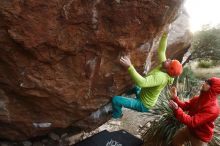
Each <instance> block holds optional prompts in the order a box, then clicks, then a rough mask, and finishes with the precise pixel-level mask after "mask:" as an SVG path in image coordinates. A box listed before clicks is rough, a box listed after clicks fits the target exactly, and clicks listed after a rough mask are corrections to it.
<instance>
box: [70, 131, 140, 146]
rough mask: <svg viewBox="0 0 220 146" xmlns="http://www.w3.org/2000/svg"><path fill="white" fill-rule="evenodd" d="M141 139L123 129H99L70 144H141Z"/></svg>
mask: <svg viewBox="0 0 220 146" xmlns="http://www.w3.org/2000/svg"><path fill="white" fill-rule="evenodd" d="M142 144H143V141H142V140H141V139H139V138H137V137H135V136H134V135H132V134H130V133H128V132H127V131H125V130H119V131H114V132H108V131H107V130H104V131H101V132H99V133H97V134H95V135H93V136H91V137H89V138H87V139H85V140H83V141H81V142H79V143H77V144H75V145H72V146H141V145H142Z"/></svg>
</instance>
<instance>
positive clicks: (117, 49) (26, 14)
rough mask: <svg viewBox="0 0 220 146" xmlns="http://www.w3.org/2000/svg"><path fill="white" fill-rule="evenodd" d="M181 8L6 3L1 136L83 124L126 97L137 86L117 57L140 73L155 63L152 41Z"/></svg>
mask: <svg viewBox="0 0 220 146" xmlns="http://www.w3.org/2000/svg"><path fill="white" fill-rule="evenodd" d="M181 5H182V2H181V1H177V0H151V1H148V0H139V1H131V0H123V1H122V0H121V1H120V0H48V1H47V0H29V1H21V0H11V1H7V0H2V1H0V18H1V23H0V38H1V39H0V49H1V53H0V131H4V132H0V138H3V139H10V140H21V139H26V138H30V137H34V136H38V135H42V134H45V133H47V132H49V131H50V130H52V129H55V128H66V127H68V126H69V125H74V124H75V123H76V124H77V121H82V120H83V119H86V118H87V117H89V116H90V114H91V113H92V112H94V111H96V110H97V109H99V108H100V107H101V106H103V105H105V104H106V103H108V102H109V101H110V100H111V97H112V96H113V95H116V94H120V93H122V92H123V91H124V90H125V88H126V87H127V86H128V85H130V84H131V82H130V79H129V76H128V75H127V72H126V70H124V69H123V68H122V67H121V66H120V65H119V63H118V59H119V57H120V56H121V55H122V54H123V53H129V54H130V55H131V58H132V61H133V64H134V66H135V67H136V68H137V69H138V70H140V71H141V72H142V71H143V69H144V64H143V63H144V62H145V61H146V60H149V59H150V60H151V61H152V62H154V61H156V59H155V57H153V58H152V56H153V55H149V54H154V53H152V52H154V50H155V46H156V45H154V43H153V42H155V40H156V39H155V38H157V39H158V38H159V36H160V35H161V32H162V30H163V29H164V28H165V27H166V26H167V25H168V24H169V23H172V22H173V21H174V20H175V19H176V17H177V16H178V14H179V12H180V8H181ZM188 40H189V39H188ZM188 40H187V41H186V42H185V44H187V45H189V43H190V42H188ZM174 42H175V41H174ZM170 49H172V48H170ZM176 49H177V50H179V51H177V52H181V51H182V50H183V49H185V47H183V46H181V45H179V47H178V48H176ZM182 52H184V51H182ZM172 54H174V56H173V57H178V58H181V57H182V56H181V55H182V54H178V53H173V52H172V51H169V54H168V55H172ZM179 55H180V56H179ZM87 125H90V123H87Z"/></svg>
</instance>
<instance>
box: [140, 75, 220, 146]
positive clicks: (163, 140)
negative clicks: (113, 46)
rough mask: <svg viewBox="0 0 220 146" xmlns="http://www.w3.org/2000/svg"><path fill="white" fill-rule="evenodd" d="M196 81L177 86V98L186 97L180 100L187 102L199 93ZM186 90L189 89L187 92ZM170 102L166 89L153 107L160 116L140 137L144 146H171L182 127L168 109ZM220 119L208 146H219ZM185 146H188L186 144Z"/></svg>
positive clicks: (187, 81) (188, 145)
mask: <svg viewBox="0 0 220 146" xmlns="http://www.w3.org/2000/svg"><path fill="white" fill-rule="evenodd" d="M199 84H200V82H199V81H198V80H187V79H186V80H185V81H184V82H183V83H181V84H178V95H179V97H186V98H184V99H182V100H185V99H186V100H188V98H190V97H191V96H193V95H195V93H196V92H197V91H199V88H200V87H199ZM187 89H191V91H190V92H187V91H188V90H187ZM169 100H170V95H169V90H168V88H166V89H165V90H164V91H163V92H162V93H161V95H160V97H159V99H158V102H157V105H156V107H155V110H156V114H160V115H161V116H160V118H159V119H155V120H154V121H152V122H151V126H150V128H148V129H147V131H146V132H145V133H144V134H143V135H142V137H143V139H144V146H169V145H171V141H172V137H173V135H174V134H175V133H176V131H177V130H178V129H179V128H181V127H183V126H184V125H183V124H182V123H180V122H179V121H178V120H177V119H176V118H175V116H174V114H173V111H172V110H171V109H170V108H169V106H168V102H169ZM219 124H220V119H218V120H217V121H216V125H217V126H216V128H215V136H214V138H213V140H212V141H211V142H210V143H209V146H220V139H219V138H218V136H219V135H217V133H219V132H220V126H219ZM185 146H190V143H186V144H185Z"/></svg>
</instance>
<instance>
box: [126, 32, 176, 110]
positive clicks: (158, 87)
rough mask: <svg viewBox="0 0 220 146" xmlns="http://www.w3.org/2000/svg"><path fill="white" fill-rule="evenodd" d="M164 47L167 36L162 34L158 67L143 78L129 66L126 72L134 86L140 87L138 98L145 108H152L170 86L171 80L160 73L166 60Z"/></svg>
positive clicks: (163, 73) (164, 73)
mask: <svg viewBox="0 0 220 146" xmlns="http://www.w3.org/2000/svg"><path fill="white" fill-rule="evenodd" d="M166 46H167V34H164V35H163V36H162V38H161V40H160V43H159V48H158V59H159V62H160V65H159V66H157V67H156V68H155V69H153V70H152V71H151V72H150V73H149V74H147V75H146V76H145V77H142V76H141V75H140V74H139V73H138V72H137V71H136V70H135V68H134V67H133V66H132V65H131V66H130V67H129V68H128V72H129V74H130V76H131V78H132V80H133V81H134V82H135V84H136V85H137V86H139V87H141V92H140V98H141V101H142V102H143V104H144V105H145V107H147V108H149V109H150V108H152V107H153V106H154V105H155V104H156V102H157V99H158V97H159V95H160V92H161V91H162V90H163V89H164V87H165V86H166V85H167V84H172V82H173V80H174V79H173V78H172V77H170V76H169V75H168V74H167V73H166V72H163V71H161V64H162V62H164V61H165V60H166V54H165V53H166Z"/></svg>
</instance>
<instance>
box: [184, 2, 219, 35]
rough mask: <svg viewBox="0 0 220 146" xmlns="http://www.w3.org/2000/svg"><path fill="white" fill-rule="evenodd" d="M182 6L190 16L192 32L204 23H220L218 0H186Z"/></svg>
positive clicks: (212, 24)
mask: <svg viewBox="0 0 220 146" xmlns="http://www.w3.org/2000/svg"><path fill="white" fill-rule="evenodd" d="M184 6H185V8H186V10H187V12H188V14H189V16H190V28H191V31H192V32H195V31H198V30H201V28H202V26H203V25H206V24H210V25H211V26H215V25H217V24H220V0H186V1H185V5H184Z"/></svg>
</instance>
